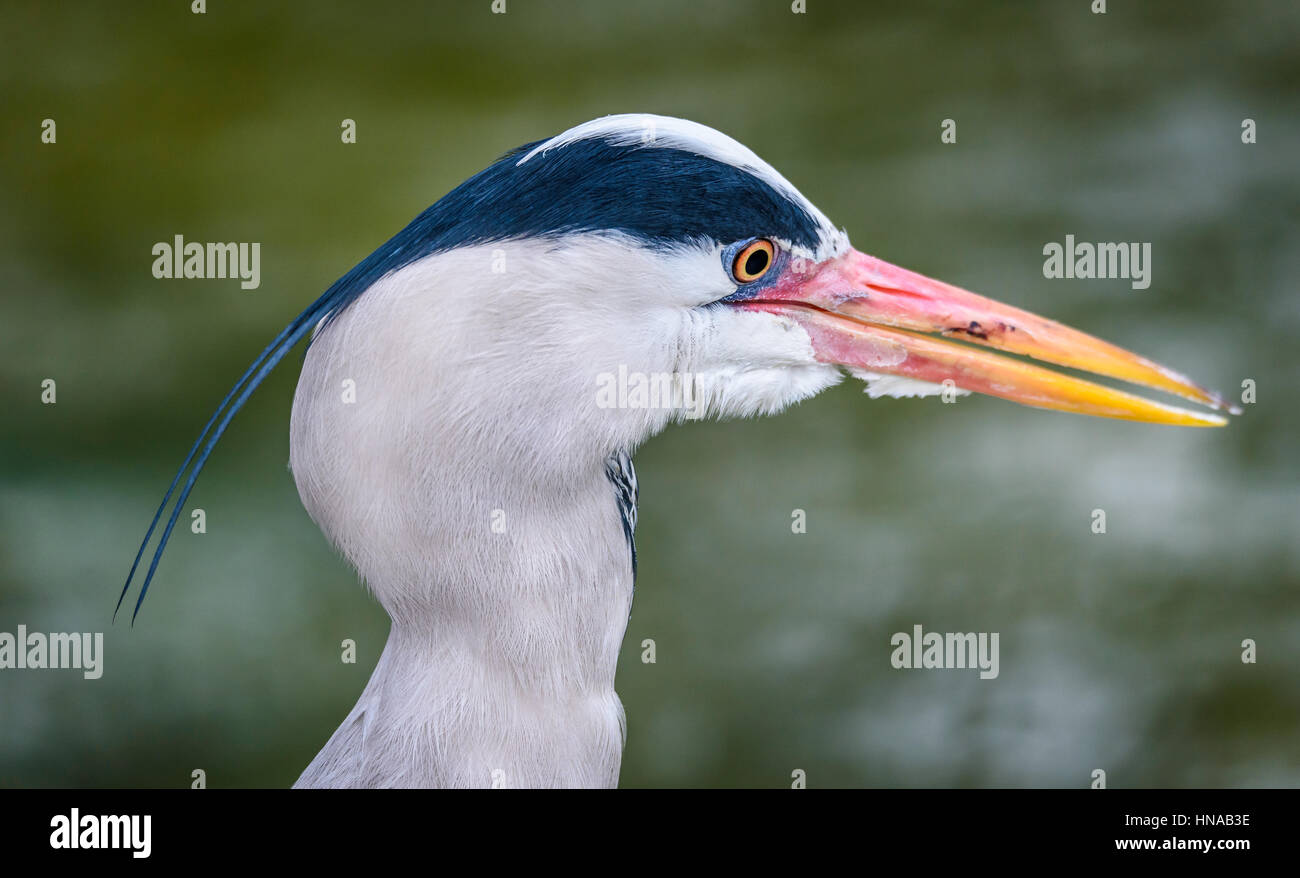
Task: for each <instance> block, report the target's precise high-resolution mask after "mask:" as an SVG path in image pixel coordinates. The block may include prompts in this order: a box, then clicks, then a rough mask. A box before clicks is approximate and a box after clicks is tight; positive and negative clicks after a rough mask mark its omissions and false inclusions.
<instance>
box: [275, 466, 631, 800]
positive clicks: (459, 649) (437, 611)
mask: <svg viewBox="0 0 1300 878" xmlns="http://www.w3.org/2000/svg"><path fill="white" fill-rule="evenodd" d="M584 481H587V482H588V483H587V484H583V482H584ZM520 488H521V486H520V485H518V484H516V485H514V486H512V489H511V490H509V491H498V492H497V496H498V497H503V498H505V499H502V500H501V501H500V502H502V504H503V505H502V506H500V507H495V508H494V509H487V508H484V509H482V510H480V511H481V512H482V513H484V514H485V516H484V517H478V516H471V518H470V520H471V521H472V520H474V519H477V521H478V522H480V523H483V522H486V523H487V524H486V526H470V527H465V526H464V524H463V523H462V524H461V525H460V526H457V525H456V524H454V522H455V521H457V520H458V519H457V517H456V516H454V515H453V516H451V517H448V515H447V514H446V508H447V506H448V504H446V503H444V504H441V505H440V506H439V507H438V508H439V511H438V512H437V514H436V516H435V518H436V519H437V521H436V522H434V521H429V522H425V523H422V524H421V525H420V526H419V528H418V530H419V531H420V532H422V533H425V534H429V536H428V537H427V538H425V539H423V540H420V541H419V543H420V546H419V549H418V550H416V549H415V547H414V546H412V547H408V549H409V551H406V552H405V553H404V554H403V555H402V557H405V558H407V559H408V560H410V559H418V563H419V565H420V569H419V570H418V571H417V574H418V575H417V576H415V577H414V578H404V579H402V580H401V581H396V580H394V579H392V578H391V576H392V575H393V574H394V573H395V572H396V571H392V570H390V569H388V568H384V567H380V568H376V571H377V572H378V573H379V574H380V575H379V578H378V579H374V578H371V577H368V581H369V584H370V585H371V587H372V589H373V590H374V592H375V594H376V596H377V597H378V598H379V600H380V601H381V603H383V605H384V607H385V609H387V610H388V612H389V615H390V617H391V618H392V620H393V623H392V629H391V631H390V633H389V637H388V641H387V644H386V645H385V647H384V651H383V654H382V656H381V657H380V660H379V663H378V665H377V666H376V668H375V671H374V673H373V675H372V676H371V679H370V681H369V683H368V684H367V686H366V688H365V691H364V692H363V694H362V696H361V698H360V700H359V701H358V702H357V705H356V707H355V708H354V709H353V711H352V713H351V714H350V715H349V716H348V718H347V719H346V720H345V721H344V723H343V725H342V726H340V727H339V729H338V731H337V732H336V733H335V735H334V736H333V737H332V738H331V739H330V741H329V743H328V744H327V745H326V747H325V749H324V750H322V751H321V753H320V754H319V755H318V756H317V758H316V760H315V761H313V763H312V764H311V766H309V767H308V769H307V771H306V772H304V774H303V776H302V777H301V778H300V780H299V784H298V785H300V786H420V787H424V786H440V787H441V786H504V787H525V786H527V787H536V786H613V785H615V784H616V783H617V780H618V768H619V763H620V759H621V753H622V745H623V737H624V732H623V710H622V706H621V704H620V703H619V700H618V697H617V695H616V694H615V691H614V672H615V667H616V664H617V660H618V652H619V647H620V645H621V643H622V639H623V634H624V631H625V629H626V626H627V619H628V612H629V609H630V605H631V596H632V569H631V560H630V555H629V546H628V543H627V540H626V536H625V528H627V527H629V526H630V525H629V524H628V523H627V522H626V518H625V515H624V514H623V513H622V511H621V509H622V506H621V501H620V499H619V496H620V495H619V493H618V491H617V490H616V487H615V485H614V484H612V483H611V480H610V476H609V474H608V473H607V472H606V471H605V468H604V466H603V465H602V466H601V467H600V468H598V469H593V472H592V474H591V478H590V479H589V480H581V479H579V480H574V481H571V482H570V484H569V485H568V486H567V489H566V490H565V491H563V492H560V493H559V494H558V496H557V493H556V491H555V490H554V486H546V490H545V491H544V492H543V491H541V490H520ZM488 496H490V494H488ZM530 496H536V497H538V498H540V497H542V496H546V497H547V498H548V502H546V503H542V502H540V500H539V501H538V502H528V499H527V498H528V497H530ZM450 505H451V506H453V507H455V506H456V504H450ZM493 513H499V514H497V515H496V517H495V518H494V517H493ZM493 522H495V525H494V524H493ZM408 575H409V574H408Z"/></svg>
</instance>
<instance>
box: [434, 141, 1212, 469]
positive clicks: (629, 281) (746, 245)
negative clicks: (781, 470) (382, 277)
mask: <svg viewBox="0 0 1300 878" xmlns="http://www.w3.org/2000/svg"><path fill="white" fill-rule="evenodd" d="M430 210H431V211H433V212H434V213H436V214H437V216H436V217H427V218H425V219H426V225H427V226H428V228H426V229H425V230H424V231H422V232H421V233H420V234H421V240H423V241H424V244H423V246H424V247H426V248H429V247H430V244H429V241H430V240H431V239H437V238H439V237H442V238H445V239H446V240H447V241H448V242H449V243H451V244H454V245H455V246H448V247H447V251H448V252H450V251H452V250H454V249H457V248H461V249H464V248H466V247H469V248H470V249H469V250H465V251H464V252H467V253H476V254H477V255H475V256H474V258H475V259H478V260H479V262H480V263H481V264H486V261H487V254H485V253H482V252H478V251H477V250H475V248H479V250H486V251H488V253H490V254H495V255H496V258H498V259H499V261H500V265H499V266H498V267H499V269H500V274H499V276H498V277H495V278H491V277H489V278H484V279H483V282H482V283H478V282H476V283H474V284H473V285H472V286H473V287H474V288H475V289H476V290H478V291H479V292H476V293H475V294H474V295H475V302H476V305H477V307H478V309H479V310H480V312H482V311H483V310H484V308H486V312H487V313H489V314H498V315H499V314H502V312H504V311H507V310H508V311H509V313H510V314H511V315H516V316H517V315H521V314H526V315H529V317H530V319H528V320H525V321H512V320H508V319H504V318H503V319H499V320H493V321H489V322H487V323H485V324H483V325H482V326H480V327H479V331H480V332H481V342H482V344H483V345H484V346H485V347H492V348H495V349H498V350H499V349H501V347H502V346H503V345H504V346H505V347H506V348H508V349H510V350H513V351H516V352H529V353H530V354H531V356H521V357H520V358H519V359H520V361H521V362H527V363H530V364H531V365H532V366H535V367H536V368H537V369H538V370H539V374H538V375H537V376H536V380H537V384H538V386H537V387H535V388H533V389H532V390H530V394H531V396H532V398H538V397H541V398H547V399H552V401H553V402H554V403H555V405H556V406H558V407H559V408H560V409H561V410H563V409H565V408H566V407H568V408H576V409H582V410H583V411H582V412H581V413H580V414H579V415H577V417H578V419H579V420H582V421H583V422H584V426H586V427H589V428H590V431H591V432H592V433H594V434H601V433H602V432H603V431H605V430H608V433H609V435H608V437H605V438H607V440H608V442H609V443H612V444H622V445H627V444H635V443H637V442H639V441H641V440H642V439H644V438H645V437H646V436H647V435H649V434H651V433H653V432H654V431H655V430H656V429H658V428H659V427H660V426H662V425H663V424H664V423H667V422H668V421H670V420H673V419H680V418H692V417H700V416H746V415H755V414H766V413H772V412H775V411H778V410H780V409H782V408H784V407H786V406H788V405H790V404H792V403H794V402H796V401H798V400H800V399H803V398H806V397H808V396H811V395H813V394H815V393H817V392H819V391H820V390H822V389H824V388H826V387H828V386H830V385H831V384H834V383H835V382H837V381H838V380H840V379H841V377H843V375H844V374H845V373H848V374H850V375H853V376H855V377H858V378H861V379H863V380H864V381H866V382H867V385H868V388H867V389H868V392H869V393H870V394H871V395H872V396H880V395H892V396H916V395H926V394H931V393H941V392H943V391H945V390H948V391H950V392H952V393H969V392H977V393H982V394H987V395H991V396H997V397H1001V398H1003V399H1007V400H1011V401H1014V402H1017V403H1022V404H1026V405H1030V406H1036V407H1039V408H1046V409H1056V410H1061V411H1068V412H1077V413H1082V414H1088V415H1096V416H1102V417H1111V418H1122V419H1129V420H1135V421H1147V422H1154V423H1163V424H1179V425H1195V426H1208V425H1219V424H1222V423H1224V420H1223V418H1221V417H1220V416H1218V415H1215V414H1211V413H1204V412H1198V411H1191V410H1188V409H1184V408H1180V407H1176V406H1172V405H1169V404H1166V403H1162V402H1157V401H1153V400H1149V399H1145V398H1143V397H1140V396H1136V395H1133V394H1130V393H1127V392H1124V391H1121V390H1118V389H1115V388H1113V387H1110V386H1105V385H1102V384H1098V383H1094V382H1092V381H1088V380H1085V379H1083V378H1080V377H1076V376H1074V375H1071V374H1067V373H1065V372H1061V371H1056V370H1052V369H1049V368H1045V367H1044V366H1041V365H1037V364H1035V363H1033V362H1030V361H1031V360H1038V361H1040V362H1042V363H1047V364H1054V365H1057V366H1064V367H1066V368H1068V369H1072V370H1079V371H1085V372H1090V373H1093V374H1094V375H1097V376H1102V377H1106V378H1111V379H1117V380H1120V381H1126V382H1130V383H1134V384H1138V385H1144V386H1146V387H1150V388H1153V389H1156V390H1159V391H1163V392H1167V393H1172V394H1175V395H1178V396H1182V397H1184V398H1187V399H1191V400H1194V401H1195V402H1197V403H1201V404H1204V405H1206V406H1209V407H1211V408H1215V409H1221V410H1231V407H1230V406H1229V405H1228V404H1227V403H1226V402H1224V401H1223V400H1222V399H1221V398H1220V397H1218V396H1216V395H1215V394H1213V393H1211V392H1209V391H1207V390H1205V389H1203V388H1201V387H1199V386H1197V385H1196V384H1194V383H1192V382H1191V381H1190V380H1188V379H1187V378H1185V377H1183V376H1182V375H1179V374H1178V373H1176V372H1174V371H1172V370H1170V369H1167V368H1165V367H1163V366H1160V365H1157V364H1156V363H1153V362H1151V361H1149V360H1146V359H1144V358H1142V357H1140V356H1137V355H1135V354H1132V353H1129V352H1127V351H1125V350H1122V349H1120V348H1118V347H1115V346H1113V345H1110V344H1108V343H1106V342H1103V341H1100V340H1099V339H1096V338H1093V337H1091V336H1088V335H1086V334H1084V333H1082V332H1078V331H1076V330H1072V329H1070V328H1068V327H1066V326H1063V325H1062V324H1060V323H1056V322H1054V321H1051V320H1048V319H1045V318H1042V317H1039V316H1037V315H1035V314H1032V313H1030V312H1028V311H1025V310H1022V309H1019V308H1015V307H1012V306H1010V305H1005V304H1001V303H999V302H996V301H994V300H992V299H988V298H984V297H982V296H979V295H976V294H974V293H971V292H967V291H965V290H963V289H960V288H958V287H955V286H952V285H949V284H946V283H942V282H940V281H936V280H932V279H930V278H927V277H924V276H923V275H920V274H917V273H914V272H911V271H907V270H905V269H902V268H898V267H896V266H893V265H890V264H889V263H887V262H884V261H882V260H879V259H876V258H873V257H871V256H868V255H866V254H864V253H862V252H859V251H858V250H855V249H854V248H853V247H852V246H851V245H850V244H849V240H848V237H847V235H846V234H845V233H844V232H843V231H841V230H839V229H837V228H836V226H835V225H834V224H833V223H831V221H830V220H828V219H827V218H826V216H825V215H824V214H823V213H822V212H821V211H820V210H818V209H817V208H816V207H815V206H814V205H813V204H812V203H811V202H810V201H809V200H808V199H807V198H805V197H804V196H803V195H802V194H801V193H800V192H799V191H798V190H797V189H795V187H794V186H793V185H792V184H791V183H790V182H789V181H787V180H786V179H785V178H784V177H783V176H782V175H781V174H780V173H778V172H777V171H776V170H775V169H774V168H772V166H771V165H769V164H767V163H766V162H764V161H763V160H762V159H760V158H759V157H758V156H757V155H755V154H754V153H753V152H751V151H750V150H749V149H748V148H746V147H744V146H742V145H741V144H740V143H738V142H736V141H735V140H733V139H731V138H729V137H727V136H725V135H723V134H720V133H719V132H717V131H714V130H713V129H710V128H707V127H705V126H702V125H698V124H696V123H692V122H687V121H685V120H681V119H672V118H667V117H661V116H642V115H627V116H609V117H604V118H602V119H597V120H595V121H592V122H589V123H586V124H584V125H580V126H578V127H576V128H574V129H572V130H570V131H567V132H565V133H563V134H561V135H559V136H557V137H554V138H551V139H550V140H546V141H542V142H538V143H535V144H530V145H528V146H525V147H522V148H520V149H519V150H517V151H516V152H514V153H512V154H510V155H508V156H506V157H505V158H503V159H502V160H501V161H499V162H498V163H497V164H495V165H493V166H492V167H490V168H488V169H487V170H485V171H484V172H482V173H481V174H480V175H478V176H476V177H475V178H471V180H469V181H467V182H466V184H464V185H463V186H462V187H461V188H460V189H458V190H456V191H454V192H452V193H451V194H450V195H448V196H447V197H446V198H444V199H443V200H442V201H441V202H439V204H438V205H435V206H434V208H431V209H430ZM420 222H421V221H420V220H417V222H416V223H413V224H412V225H413V227H415V226H419V225H420ZM430 233H432V234H430ZM432 249H434V250H436V249H437V248H436V247H433V248H432ZM485 302H487V304H486V305H485V304H484V303H485ZM538 315H541V319H540V320H538V319H537V317H538ZM557 365H558V366H559V367H561V368H562V369H563V372H564V375H563V377H560V376H558V375H557V374H555V373H549V374H548V372H547V370H548V369H554V367H556V366H557ZM575 382H576V385H574V383H575ZM525 383H528V382H525ZM557 385H559V386H562V387H563V391H564V392H563V395H558V394H557V395H555V396H554V397H553V398H552V397H551V395H550V391H549V390H548V387H550V388H552V389H553V388H554V387H556V386H557ZM571 385H574V386H571ZM565 400H567V402H565ZM588 403H590V405H589V404H588ZM564 414H566V415H568V414H570V413H569V412H565V413H564ZM571 422H572V421H570V423H571ZM588 422H589V423H588Z"/></svg>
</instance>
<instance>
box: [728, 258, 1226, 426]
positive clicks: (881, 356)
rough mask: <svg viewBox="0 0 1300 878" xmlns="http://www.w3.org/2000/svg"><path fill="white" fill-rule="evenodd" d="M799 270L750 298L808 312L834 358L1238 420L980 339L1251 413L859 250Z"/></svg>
mask: <svg viewBox="0 0 1300 878" xmlns="http://www.w3.org/2000/svg"><path fill="white" fill-rule="evenodd" d="M799 268H800V266H798V265H795V266H794V267H792V268H791V269H789V270H787V272H786V273H785V275H784V276H783V277H782V278H780V279H779V280H778V281H777V282H776V283H775V284H773V285H772V286H770V287H768V288H767V289H765V290H763V291H762V292H761V293H760V294H759V295H758V297H757V298H754V299H750V300H748V301H746V302H744V303H738V304H740V306H741V307H744V308H749V309H754V310H762V311H767V312H770V313H775V314H781V315H784V316H787V317H789V318H791V319H793V320H794V321H796V322H797V323H798V324H800V325H801V326H802V327H803V328H804V329H805V330H806V331H807V332H808V334H809V336H810V337H811V338H812V344H813V350H814V353H815V355H816V357H817V359H819V360H821V361H822V362H826V363H834V364H836V365H840V366H849V367H854V368H858V369H862V370H865V371H870V372H874V373H881V374H889V375H900V376H904V377H908V378H914V379H917V380H920V381H928V382H930V383H933V384H942V383H943V382H944V381H946V380H950V381H952V382H953V385H955V386H956V387H959V388H961V389H963V390H970V391H974V392H976V393H983V394H987V395H989V396H997V397H1001V398H1002V399H1008V400H1011V401H1012V402H1018V403H1021V404H1023V405H1030V406H1035V407H1038V408H1045V409H1057V410H1059V411H1066V412H1077V413H1080V414H1086V415H1096V416H1099V417H1105V418H1121V419H1125V420H1131V421H1146V422H1149V423H1157V424H1176V425H1181V426H1195V427H1220V426H1223V425H1224V424H1226V423H1227V419H1226V418H1223V417H1221V416H1219V415H1214V414H1209V413H1202V412H1196V411H1191V410H1188V409H1183V408H1179V407H1177V406H1172V405H1166V404H1163V403H1158V402H1153V401H1151V400H1148V399H1144V398H1142V397H1140V396H1135V395H1133V394H1130V393H1125V392H1123V391H1120V390H1115V389H1113V388H1110V387H1106V386H1103V385H1101V384H1096V383H1094V382H1092V381H1087V380H1084V379H1082V378H1076V377H1074V376H1072V375H1066V374H1063V373H1061V372H1056V371H1053V370H1051V369H1045V368H1043V367H1041V366H1036V365H1034V364H1032V363H1028V362H1025V361H1023V360H1018V359H1012V358H1010V357H1005V356H1001V355H1000V354H997V353H993V352H992V351H989V350H981V349H980V348H981V347H982V348H992V349H993V350H995V351H1002V352H1005V353H1008V354H1019V355H1022V356H1026V357H1031V358H1033V359H1035V360H1041V361H1043V362H1046V363H1053V364H1056V365H1058V366H1065V367H1068V368H1072V369H1078V370H1082V371H1086V372H1091V373H1093V374H1094V375H1099V376H1103V377H1107V378H1116V379H1120V380H1122V381H1127V382H1130V383H1133V384H1139V385H1143V386H1146V387H1150V388H1154V389H1156V390H1162V391H1166V392H1168V393H1173V394H1177V395H1178V396H1182V397H1184V398H1186V399H1190V400H1195V401H1196V402H1198V403H1202V404H1204V405H1206V406H1209V407H1211V408H1214V409H1218V410H1220V411H1226V412H1230V413H1232V414H1240V413H1241V411H1240V409H1238V408H1236V407H1235V406H1233V405H1231V404H1230V403H1228V402H1227V401H1226V400H1224V399H1223V398H1222V397H1221V396H1219V395H1218V394H1216V393H1213V392H1211V391H1209V390H1206V389H1205V388H1203V387H1201V386H1200V385H1198V384H1195V383H1193V382H1192V381H1191V380H1189V379H1188V378H1186V377H1184V376H1183V375H1180V374H1179V373H1177V372H1175V371H1173V370H1172V369H1168V368H1165V367H1164V366H1161V365H1159V364H1157V363H1153V362H1151V361H1150V360H1147V359H1145V358H1143V357H1140V356H1138V355H1137V354H1133V353H1130V352H1129V351H1126V350H1123V349H1122V348H1118V347H1116V346H1114V345H1112V344H1109V343H1107V342H1104V341H1102V340H1101V339H1098V338H1094V337H1092V336H1090V335H1087V334H1085V333H1082V332H1079V331H1078V330H1075V329H1071V328H1070V327H1068V326H1065V325H1063V324H1060V323H1057V322H1055V321H1053V320H1048V319H1046V318H1043V317H1039V316H1038V315H1036V314H1031V313H1030V312H1028V311H1024V310H1021V309H1019V308H1013V307H1011V306H1010V305H1004V304H1002V303H1000V302H996V301H994V300H992V299H987V298H985V297H983V296H979V295H976V294H975V293H971V292H968V291H967V290H963V289H961V288H959V287H954V286H952V285H951V284H946V283H943V282H942V281H937V280H932V279H930V278H928V277H925V276H923V275H920V274H917V273H915V272H912V271H908V270H907V269H904V268H899V267H897V266H894V265H890V264H889V263H887V262H884V261H882V260H879V259H876V258H875V257H873V256H868V255H866V254H865V253H859V252H858V251H856V250H850V251H848V252H847V253H845V254H844V255H843V256H839V257H836V258H834V259H830V260H827V261H825V262H822V263H818V264H816V265H812V266H809V267H807V268H806V269H805V270H802V271H800V270H799ZM952 339H960V342H965V344H963V343H959V342H957V341H953V340H952Z"/></svg>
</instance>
